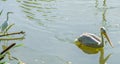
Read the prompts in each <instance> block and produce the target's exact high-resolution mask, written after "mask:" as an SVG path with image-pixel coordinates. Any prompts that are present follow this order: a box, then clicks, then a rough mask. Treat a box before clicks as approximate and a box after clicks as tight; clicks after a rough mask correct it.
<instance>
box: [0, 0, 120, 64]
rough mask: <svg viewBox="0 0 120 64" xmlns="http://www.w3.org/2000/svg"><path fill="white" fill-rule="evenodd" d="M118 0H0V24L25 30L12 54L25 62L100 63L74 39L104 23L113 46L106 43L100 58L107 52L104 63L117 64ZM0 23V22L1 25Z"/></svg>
mask: <svg viewBox="0 0 120 64" xmlns="http://www.w3.org/2000/svg"><path fill="white" fill-rule="evenodd" d="M119 2H120V1H119V0H114V1H113V0H109V1H108V0H107V1H106V3H103V1H102V0H101V1H100V0H99V1H97V0H6V1H0V10H2V9H3V14H2V16H1V17H0V19H1V20H0V21H1V23H2V22H3V21H4V20H5V19H6V13H7V12H9V11H10V12H13V14H11V15H10V16H9V21H8V23H9V24H11V23H15V26H14V27H13V28H12V30H11V31H20V30H23V31H25V32H26V36H25V39H24V40H22V41H12V42H16V43H24V44H25V46H24V47H20V48H17V49H15V50H13V55H14V56H17V57H18V58H20V59H22V60H23V61H24V62H25V63H26V64H101V62H100V61H99V60H100V55H101V53H97V54H87V53H84V52H83V51H82V50H81V49H79V48H78V47H77V46H76V45H75V44H73V42H74V40H75V39H76V38H77V37H78V36H79V35H81V34H82V33H83V32H90V33H94V34H96V35H99V33H100V31H99V28H100V27H101V26H104V27H105V28H106V29H107V33H108V35H109V37H110V39H111V41H112V42H113V45H114V48H112V47H110V45H109V44H106V45H105V47H104V54H103V55H104V57H106V56H107V55H109V54H111V56H110V57H109V59H108V60H107V61H106V63H108V64H119V63H120V61H119V60H118V59H120V58H119V56H120V55H119V54H120V51H119V47H120V38H119V35H120V18H119V17H120V15H119V10H120V4H119ZM1 23H0V24H1Z"/></svg>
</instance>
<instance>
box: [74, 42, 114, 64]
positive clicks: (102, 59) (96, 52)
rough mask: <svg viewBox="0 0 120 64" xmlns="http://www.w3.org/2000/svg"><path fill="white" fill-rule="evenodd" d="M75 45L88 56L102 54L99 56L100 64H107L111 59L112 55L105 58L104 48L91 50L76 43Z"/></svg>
mask: <svg viewBox="0 0 120 64" xmlns="http://www.w3.org/2000/svg"><path fill="white" fill-rule="evenodd" d="M75 44H76V46H77V47H78V48H80V49H81V50H82V51H83V52H84V53H86V54H98V53H99V54H100V55H99V64H105V63H106V62H107V60H108V59H109V58H110V56H111V55H112V54H108V55H107V56H106V57H105V56H104V48H91V47H88V46H85V45H82V44H80V43H79V42H77V41H75Z"/></svg>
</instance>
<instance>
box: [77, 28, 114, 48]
mask: <svg viewBox="0 0 120 64" xmlns="http://www.w3.org/2000/svg"><path fill="white" fill-rule="evenodd" d="M100 32H101V38H100V37H98V36H96V35H95V34H91V33H83V34H82V35H80V37H79V38H78V39H77V41H78V42H79V43H80V44H82V45H85V46H89V47H92V48H102V47H104V37H105V38H106V39H107V40H108V42H109V44H110V45H111V46H112V47H113V45H112V43H111V41H110V39H109V37H108V36H107V34H106V31H105V28H104V27H101V28H100Z"/></svg>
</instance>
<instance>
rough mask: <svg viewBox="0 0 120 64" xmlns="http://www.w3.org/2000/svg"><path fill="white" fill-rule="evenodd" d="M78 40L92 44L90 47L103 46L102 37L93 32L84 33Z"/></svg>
mask: <svg viewBox="0 0 120 64" xmlns="http://www.w3.org/2000/svg"><path fill="white" fill-rule="evenodd" d="M78 40H79V41H80V43H81V44H83V45H86V46H90V47H94V48H98V47H102V46H103V45H102V43H101V41H100V38H99V37H97V36H96V35H94V34H91V33H85V34H82V35H81V36H80V37H79V38H78Z"/></svg>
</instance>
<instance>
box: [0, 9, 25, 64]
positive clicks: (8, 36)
mask: <svg viewBox="0 0 120 64" xmlns="http://www.w3.org/2000/svg"><path fill="white" fill-rule="evenodd" d="M2 12H3V10H1V11H0V15H1V14H2ZM9 13H11V12H7V19H6V21H4V22H3V24H2V25H1V26H0V30H1V32H0V42H1V43H2V42H3V41H6V42H5V43H4V42H3V45H1V48H2V50H3V51H1V52H0V64H10V61H11V59H12V60H17V63H18V64H24V63H23V62H22V61H21V60H20V59H18V58H16V57H13V56H12V55H11V51H10V50H11V49H14V48H16V47H21V46H23V45H24V44H16V43H12V44H9V45H8V43H7V42H8V41H9V40H23V39H24V36H25V32H24V31H18V32H11V33H9V30H10V29H11V28H12V27H13V26H14V25H15V24H14V23H13V24H10V25H9V24H8V20H9V17H8V14H9ZM14 35H19V37H17V36H16V37H15V36H14Z"/></svg>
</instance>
